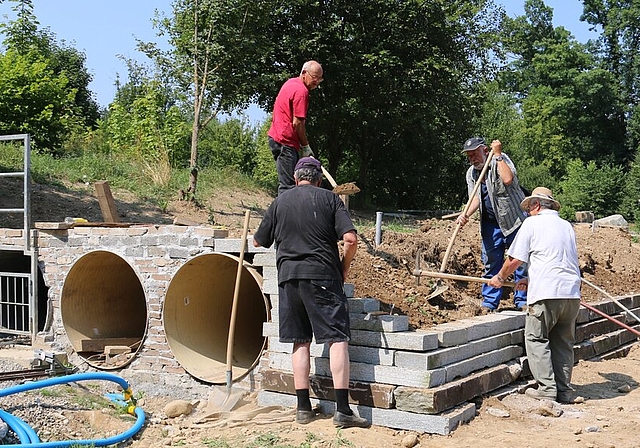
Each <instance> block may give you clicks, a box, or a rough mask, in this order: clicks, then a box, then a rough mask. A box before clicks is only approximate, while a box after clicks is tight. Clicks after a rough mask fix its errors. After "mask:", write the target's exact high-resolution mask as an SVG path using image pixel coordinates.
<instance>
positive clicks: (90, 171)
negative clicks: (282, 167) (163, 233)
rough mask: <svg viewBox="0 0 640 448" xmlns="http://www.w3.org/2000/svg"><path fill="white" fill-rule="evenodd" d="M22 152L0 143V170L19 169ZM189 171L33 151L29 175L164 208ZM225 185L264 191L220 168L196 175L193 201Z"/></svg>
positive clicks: (248, 179)
mask: <svg viewBox="0 0 640 448" xmlns="http://www.w3.org/2000/svg"><path fill="white" fill-rule="evenodd" d="M22 170H23V153H22V149H21V147H19V146H18V145H11V144H6V143H5V144H3V143H0V171H22ZM189 176H190V169H188V168H170V167H169V166H168V162H167V161H166V160H165V161H163V160H160V161H158V162H156V163H155V164H153V163H150V162H148V161H144V160H135V159H133V160H132V159H131V158H127V157H125V156H122V155H114V154H106V153H101V152H88V151H84V152H82V151H80V152H77V153H74V154H71V155H69V156H65V157H54V156H52V155H50V154H40V153H35V152H34V153H32V155H31V177H32V180H33V181H34V182H37V183H40V184H50V185H56V186H65V184H68V183H72V184H84V185H85V186H87V187H89V186H90V185H92V184H93V183H94V182H97V181H101V180H107V181H108V182H109V184H110V186H111V188H112V189H115V188H121V189H124V190H127V191H129V192H131V193H133V194H134V195H136V196H137V197H138V198H140V199H142V200H146V201H148V202H151V203H153V204H155V205H157V206H158V207H159V208H160V209H162V210H166V208H167V206H168V204H169V202H170V200H172V199H174V198H175V197H176V192H177V191H178V190H180V189H183V190H186V189H187V187H188V186H189ZM222 186H224V187H225V188H228V189H232V190H237V191H248V192H251V191H260V190H264V188H262V187H261V186H259V184H258V183H257V182H256V181H254V180H253V179H252V178H251V177H250V176H247V175H244V174H240V173H238V172H236V171H234V170H231V169H225V168H220V169H217V168H209V167H207V168H203V169H201V170H199V173H198V186H197V187H198V190H197V194H196V199H198V198H208V197H211V196H212V195H213V193H214V192H215V191H216V190H217V189H219V188H220V187H222Z"/></svg>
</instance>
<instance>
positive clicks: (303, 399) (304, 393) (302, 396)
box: [296, 389, 311, 411]
mask: <svg viewBox="0 0 640 448" xmlns="http://www.w3.org/2000/svg"><path fill="white" fill-rule="evenodd" d="M296 397H297V398H298V410H300V411H310V410H311V400H309V389H296Z"/></svg>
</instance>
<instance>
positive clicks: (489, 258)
mask: <svg viewBox="0 0 640 448" xmlns="http://www.w3.org/2000/svg"><path fill="white" fill-rule="evenodd" d="M516 233H517V232H513V233H512V234H511V235H509V236H508V237H506V238H505V236H504V235H503V234H502V231H501V230H500V227H499V226H498V224H497V223H493V222H486V221H482V222H481V223H480V235H481V236H482V262H483V263H484V274H483V275H482V276H483V277H484V278H491V277H493V276H494V275H496V274H497V273H498V272H500V268H502V265H503V263H504V254H505V252H506V250H507V249H508V248H509V246H510V245H511V243H512V242H513V239H514V238H515V236H516ZM513 277H514V280H515V282H516V283H517V282H518V281H519V280H521V279H523V278H527V268H526V265H525V264H524V263H523V264H521V265H520V266H519V267H518V269H516V271H515V272H514V273H513ZM500 299H502V288H494V287H492V286H489V285H487V284H484V285H482V306H484V307H487V308H489V309H492V310H495V309H496V308H498V305H499V304H500ZM513 301H514V302H515V304H516V307H518V308H522V307H523V306H524V305H526V304H527V291H514V293H513Z"/></svg>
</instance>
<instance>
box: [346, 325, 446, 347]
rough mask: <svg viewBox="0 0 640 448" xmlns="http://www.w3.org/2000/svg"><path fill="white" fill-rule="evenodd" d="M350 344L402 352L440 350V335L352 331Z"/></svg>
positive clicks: (432, 333)
mask: <svg viewBox="0 0 640 448" xmlns="http://www.w3.org/2000/svg"><path fill="white" fill-rule="evenodd" d="M350 344H353V345H366V346H369V347H382V348H389V349H401V350H417V351H424V350H434V349H436V348H438V334H437V333H434V332H429V331H422V330H419V331H401V332H397V333H380V332H377V331H364V330H351V342H350Z"/></svg>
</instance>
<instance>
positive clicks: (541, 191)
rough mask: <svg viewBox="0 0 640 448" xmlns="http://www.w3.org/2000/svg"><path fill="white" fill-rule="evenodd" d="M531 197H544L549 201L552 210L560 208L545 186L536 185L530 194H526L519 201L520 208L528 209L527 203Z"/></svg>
mask: <svg viewBox="0 0 640 448" xmlns="http://www.w3.org/2000/svg"><path fill="white" fill-rule="evenodd" d="M532 199H544V200H547V201H549V202H551V208H552V209H554V210H560V203H559V202H558V201H556V200H555V199H554V198H553V193H551V190H549V189H548V188H547V187H536V188H534V189H533V191H532V192H531V196H527V197H526V198H524V199H523V200H522V202H521V203H520V208H521V209H522V210H524V211H525V212H526V211H529V204H530V203H531V200H532Z"/></svg>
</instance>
